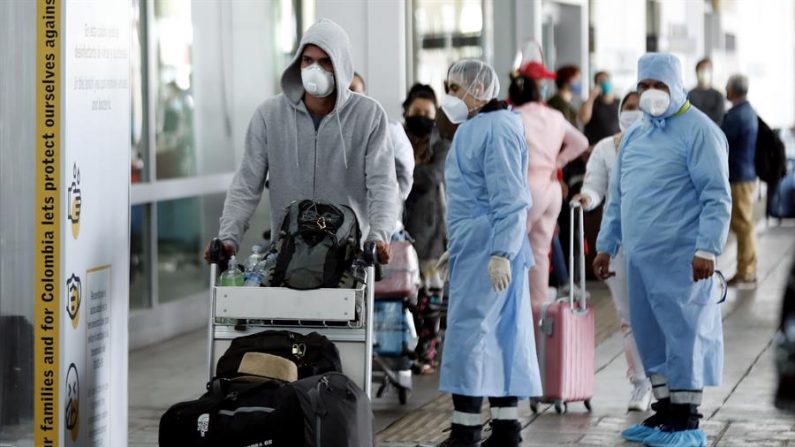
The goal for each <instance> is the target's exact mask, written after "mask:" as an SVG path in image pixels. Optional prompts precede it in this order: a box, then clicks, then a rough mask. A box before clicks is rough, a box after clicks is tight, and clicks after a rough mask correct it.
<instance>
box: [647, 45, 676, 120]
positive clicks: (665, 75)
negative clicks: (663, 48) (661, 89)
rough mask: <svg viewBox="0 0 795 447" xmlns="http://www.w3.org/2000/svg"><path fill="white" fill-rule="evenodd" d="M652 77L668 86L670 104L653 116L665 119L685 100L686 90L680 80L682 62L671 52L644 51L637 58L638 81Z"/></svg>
mask: <svg viewBox="0 0 795 447" xmlns="http://www.w3.org/2000/svg"><path fill="white" fill-rule="evenodd" d="M644 79H654V80H655V81H660V82H662V83H664V84H665V85H667V86H668V90H669V92H670V95H671V105H669V106H668V110H666V111H665V113H663V114H662V116H659V117H657V118H655V119H656V120H660V119H665V118H668V117H670V116H673V115H674V114H675V113H676V112H678V111H679V109H681V108H682V106H683V105H684V104H685V102H686V101H687V90H685V86H684V83H683V82H682V64H681V63H680V62H679V58H677V57H676V56H674V55H673V54H671V53H646V54H644V55H643V56H641V58H640V59H639V60H638V82H640V81H643V80H644Z"/></svg>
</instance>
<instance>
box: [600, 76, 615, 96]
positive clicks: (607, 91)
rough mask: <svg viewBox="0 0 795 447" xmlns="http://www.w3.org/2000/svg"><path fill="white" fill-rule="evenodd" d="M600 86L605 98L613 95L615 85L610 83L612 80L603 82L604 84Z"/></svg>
mask: <svg viewBox="0 0 795 447" xmlns="http://www.w3.org/2000/svg"><path fill="white" fill-rule="evenodd" d="M599 86H600V87H602V94H603V95H604V96H607V95H609V94H610V93H612V92H613V83H612V82H610V80H609V79H608V80H606V81H602V82H601V83H600V84H599Z"/></svg>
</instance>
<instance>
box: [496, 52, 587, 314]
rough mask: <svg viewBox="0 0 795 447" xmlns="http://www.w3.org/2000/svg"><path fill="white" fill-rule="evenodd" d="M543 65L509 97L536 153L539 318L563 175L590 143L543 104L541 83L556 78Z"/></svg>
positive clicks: (531, 219)
mask: <svg viewBox="0 0 795 447" xmlns="http://www.w3.org/2000/svg"><path fill="white" fill-rule="evenodd" d="M554 76H555V74H554V73H551V72H549V71H547V70H546V69H545V68H544V66H543V65H541V64H539V63H537V62H531V63H529V64H527V65H525V66H524V67H522V69H521V70H520V71H519V74H518V75H516V76H514V77H513V79H512V80H511V87H510V89H509V92H508V94H509V96H510V99H511V103H512V104H513V106H514V110H515V111H517V112H519V113H520V114H521V116H522V121H523V122H524V130H525V138H526V139H527V147H528V149H529V151H530V164H529V167H528V172H527V179H528V184H529V185H530V193H531V194H532V196H533V206H532V208H531V209H530V212H529V213H528V217H527V230H528V234H529V237H530V245H531V247H532V248H533V257H534V258H535V265H534V266H533V267H532V268H531V269H530V298H531V301H532V303H533V314H534V315H537V314H538V312H537V311H538V309H539V308H540V307H541V305H542V304H544V301H546V299H547V290H548V284H549V249H550V245H551V244H552V236H553V234H554V231H555V225H556V224H557V219H558V215H559V214H560V207H561V204H562V202H563V198H562V192H561V187H560V183H558V179H557V176H556V173H557V170H558V169H559V168H562V167H563V166H565V165H566V164H568V163H569V162H570V161H571V160H574V159H575V158H577V157H579V156H580V155H581V154H582V153H583V152H585V151H586V150H588V139H587V138H585V135H583V134H582V133H581V132H580V131H578V130H577V128H575V127H574V126H572V125H571V124H570V123H569V122H568V121H566V118H564V117H563V114H562V113H560V112H558V111H557V110H555V109H552V108H551V107H548V106H547V105H546V104H544V102H543V98H542V97H541V94H540V89H539V86H538V84H537V82H536V81H537V80H540V79H543V78H550V77H551V78H554Z"/></svg>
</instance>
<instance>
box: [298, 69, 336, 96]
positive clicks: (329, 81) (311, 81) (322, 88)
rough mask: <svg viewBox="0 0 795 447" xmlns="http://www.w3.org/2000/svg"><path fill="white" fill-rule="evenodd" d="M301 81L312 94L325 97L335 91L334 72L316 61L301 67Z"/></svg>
mask: <svg viewBox="0 0 795 447" xmlns="http://www.w3.org/2000/svg"><path fill="white" fill-rule="evenodd" d="M301 83H302V84H303V85H304V90H306V92H307V93H309V94H310V95H312V96H316V97H318V98H325V97H326V96H328V95H330V94H331V93H332V92H333V91H334V73H329V72H327V71H326V70H324V69H323V68H322V67H321V66H320V65H318V64H317V63H314V64H312V65H310V66H308V67H306V68H302V69H301Z"/></svg>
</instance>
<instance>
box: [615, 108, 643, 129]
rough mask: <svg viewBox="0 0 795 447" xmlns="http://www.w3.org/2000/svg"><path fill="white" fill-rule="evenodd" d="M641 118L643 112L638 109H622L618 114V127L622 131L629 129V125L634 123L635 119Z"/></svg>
mask: <svg viewBox="0 0 795 447" xmlns="http://www.w3.org/2000/svg"><path fill="white" fill-rule="evenodd" d="M641 118H643V112H641V111H640V110H624V111H623V112H621V113H619V114H618V127H620V128H621V131H622V132H624V131H626V130H627V129H629V126H631V125H633V124H635V121H638V120H639V119H641Z"/></svg>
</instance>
